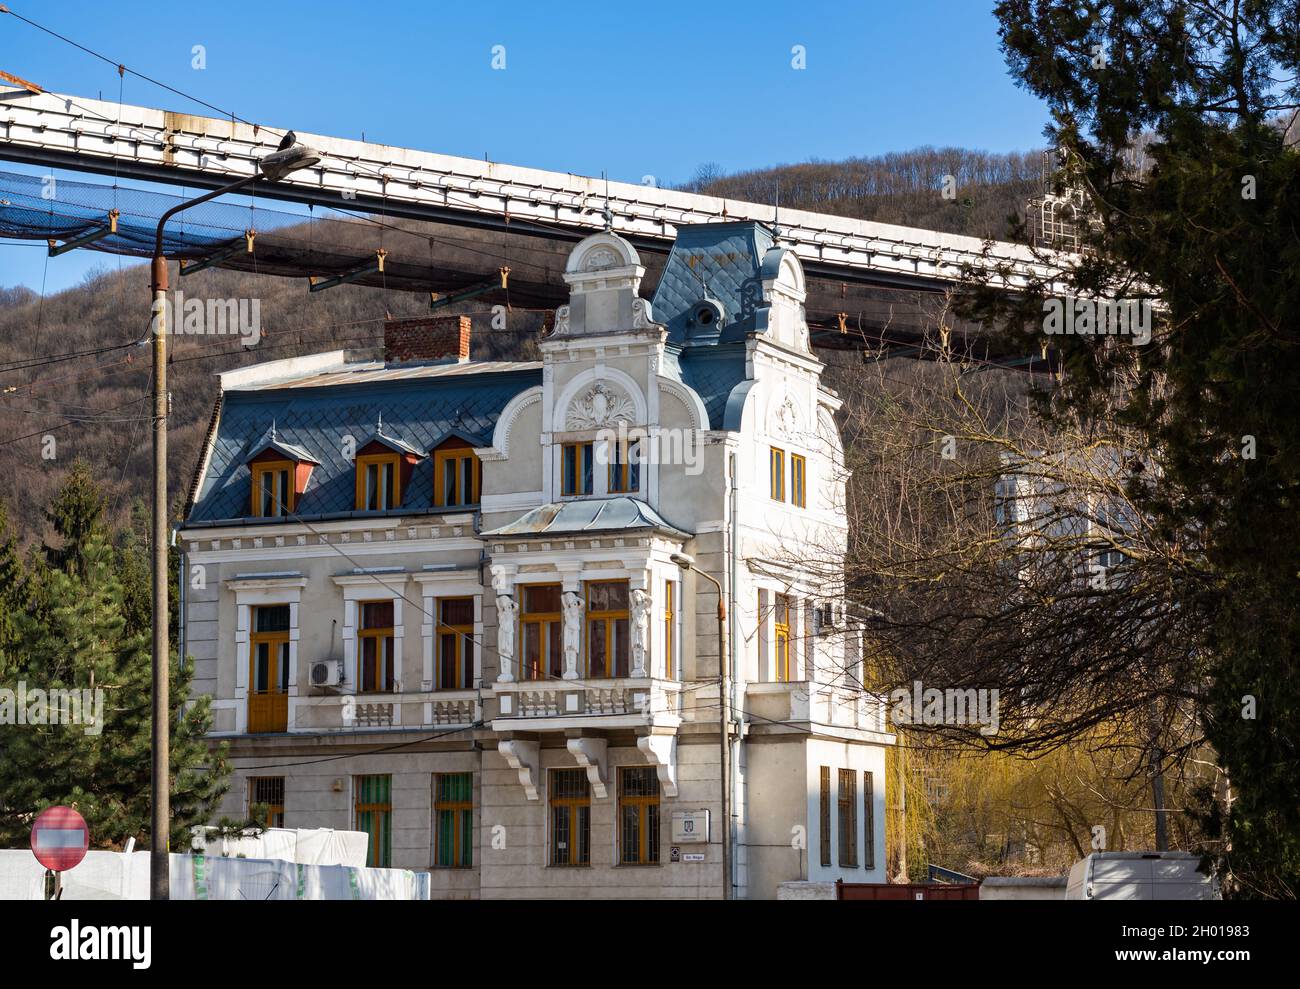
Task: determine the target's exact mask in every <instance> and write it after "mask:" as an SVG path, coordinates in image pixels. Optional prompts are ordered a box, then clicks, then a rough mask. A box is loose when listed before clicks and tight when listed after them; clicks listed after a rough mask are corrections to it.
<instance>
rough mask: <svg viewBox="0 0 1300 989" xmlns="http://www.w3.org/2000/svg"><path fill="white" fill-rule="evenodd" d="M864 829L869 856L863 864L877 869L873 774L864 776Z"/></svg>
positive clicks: (874, 783) (864, 859) (865, 773)
mask: <svg viewBox="0 0 1300 989" xmlns="http://www.w3.org/2000/svg"><path fill="white" fill-rule="evenodd" d="M862 828H863V830H864V831H865V832H866V850H867V854H866V856H865V858H863V860H862V864H863V865H865V866H866V867H867V868H868V869H874V868H875V867H876V782H875V777H874V776H872V775H871V773H868V772H864V773H863V774H862Z"/></svg>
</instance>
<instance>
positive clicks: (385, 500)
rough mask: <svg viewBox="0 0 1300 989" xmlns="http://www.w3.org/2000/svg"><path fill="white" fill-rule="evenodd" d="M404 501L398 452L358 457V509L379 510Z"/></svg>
mask: <svg viewBox="0 0 1300 989" xmlns="http://www.w3.org/2000/svg"><path fill="white" fill-rule="evenodd" d="M401 503H402V472H401V458H400V456H399V455H398V454H396V453H372V454H367V455H365V456H358V457H357V510H358V511H362V512H379V511H384V510H386V509H389V508H396V507H397V506H398V505H400V504H401Z"/></svg>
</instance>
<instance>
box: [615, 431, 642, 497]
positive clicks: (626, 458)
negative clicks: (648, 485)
mask: <svg viewBox="0 0 1300 989" xmlns="http://www.w3.org/2000/svg"><path fill="white" fill-rule="evenodd" d="M640 443H641V441H640V439H630V440H627V441H626V442H624V441H622V440H615V441H614V443H613V448H614V453H615V457H614V458H613V459H611V460H610V462H609V483H608V491H609V493H610V494H635V493H636V491H637V490H639V488H640V486H641V478H640V470H639V469H638V471H637V474H638V476H637V486H636V487H635V488H634V487H632V462H631V461H632V458H633V456H635V457H636V458H637V460H638V463H637V465H636V466H637V467H638V468H640V466H641V465H640V462H639V461H640V457H641V452H640V450H641V447H640Z"/></svg>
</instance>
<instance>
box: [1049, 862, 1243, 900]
mask: <svg viewBox="0 0 1300 989" xmlns="http://www.w3.org/2000/svg"><path fill="white" fill-rule="evenodd" d="M1200 861H1201V857H1200V856H1199V855H1194V854H1192V853H1191V852H1093V853H1092V854H1091V855H1089V856H1088V857H1087V858H1085V859H1080V860H1079V861H1078V862H1075V863H1074V865H1072V866H1071V867H1070V878H1069V880H1068V881H1067V882H1066V884H1065V898H1066V899H1067V900H1219V899H1222V896H1221V895H1220V893H1219V884H1218V881H1217V880H1215V879H1214V877H1213V876H1207V875H1206V874H1205V873H1203V872H1197V871H1196V867H1197V865H1199V864H1200Z"/></svg>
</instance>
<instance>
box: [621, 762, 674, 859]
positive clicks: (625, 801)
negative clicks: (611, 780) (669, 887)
mask: <svg viewBox="0 0 1300 989" xmlns="http://www.w3.org/2000/svg"><path fill="white" fill-rule="evenodd" d="M644 768H645V767H641V766H620V767H619V770H618V823H617V828H618V858H619V864H620V865H658V864H659V849H658V847H657V843H659V842H662V840H663V835H662V830H661V829H662V828H663V809H662V801H661V799H660V797H661V796H662V793H661V791H660V789H659V786H658V777H657V776H655V775H654V772H655V771H654V769H653V768H648V769H645V772H646V773H648V774H649V775H650V776H651V777H653V783H652V785H653V786H654V792H653V793H636V794H630V793H627V792H626V790H627V780H628V779H629V778H630V774H631V773H632V772H634V771H640V770H642V769H644ZM625 807H635V808H636V814H637V849H636V859H635V860H631V859H629V858H628V857H627V852H628V849H627V848H625V847H624V846H623V837H624V834H623V809H624V808H625ZM651 807H654V808H656V809H658V811H659V820H658V822H657V828H656V830H657V831H659V833H658V834H656V835H655V838H656V846H651V844H650V808H651ZM652 853H653V854H652Z"/></svg>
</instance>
